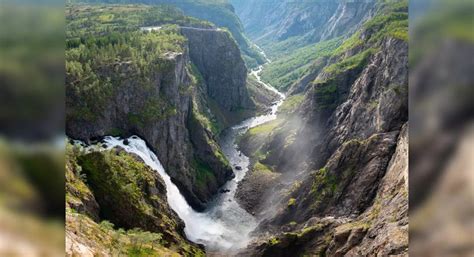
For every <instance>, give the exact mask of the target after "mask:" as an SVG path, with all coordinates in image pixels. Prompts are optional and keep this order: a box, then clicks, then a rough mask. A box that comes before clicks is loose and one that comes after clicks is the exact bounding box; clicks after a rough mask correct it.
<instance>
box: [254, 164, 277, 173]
mask: <svg viewBox="0 0 474 257" xmlns="http://www.w3.org/2000/svg"><path fill="white" fill-rule="evenodd" d="M252 171H253V172H257V173H267V174H269V173H273V170H272V169H271V168H270V167H268V166H267V165H265V164H262V163H261V162H256V163H255V165H254V166H253V169H252Z"/></svg>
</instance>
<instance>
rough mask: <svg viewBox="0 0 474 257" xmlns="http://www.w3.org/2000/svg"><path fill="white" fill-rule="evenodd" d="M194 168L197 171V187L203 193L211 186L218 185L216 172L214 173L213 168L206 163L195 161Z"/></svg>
mask: <svg viewBox="0 0 474 257" xmlns="http://www.w3.org/2000/svg"><path fill="white" fill-rule="evenodd" d="M193 166H194V168H195V169H196V176H195V181H194V183H195V185H196V187H197V188H199V189H200V190H201V191H206V190H205V189H206V188H207V187H208V185H210V184H214V185H215V184H217V179H216V176H215V175H214V172H212V169H211V167H209V165H207V164H206V163H204V162H202V161H201V160H199V159H195V161H194V163H193Z"/></svg>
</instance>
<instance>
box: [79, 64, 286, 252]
mask: <svg viewBox="0 0 474 257" xmlns="http://www.w3.org/2000/svg"><path fill="white" fill-rule="evenodd" d="M257 71H258V72H256V71H253V72H255V73H254V74H255V75H256V76H257V79H258V80H259V81H260V82H261V80H260V77H259V72H260V71H261V67H259V69H257ZM261 83H262V84H263V85H265V86H266V87H269V88H270V89H271V90H274V91H276V92H278V91H277V90H276V89H274V88H273V87H271V86H269V85H267V84H265V83H263V82H261ZM278 94H279V95H280V96H281V99H280V100H279V101H278V102H276V103H274V104H273V105H272V109H271V112H270V113H269V114H266V115H261V116H257V117H253V118H250V119H247V120H245V121H243V122H241V123H240V124H238V125H236V126H234V127H232V128H230V129H228V130H227V131H225V132H224V133H223V135H222V136H221V140H220V146H221V148H222V151H223V152H224V154H225V155H226V157H227V158H228V160H229V162H230V163H231V164H232V165H233V167H234V168H233V170H234V173H235V175H236V176H235V178H234V179H232V180H231V181H228V182H227V183H226V184H225V185H224V186H223V189H226V190H228V193H222V194H219V195H218V196H217V197H216V199H214V201H213V202H212V203H211V204H210V207H209V208H208V209H207V210H206V211H205V212H202V213H200V212H196V211H195V210H194V209H192V208H191V206H189V204H188V203H187V202H186V200H185V198H184V197H183V195H181V193H180V192H179V190H178V188H177V186H176V185H175V184H174V183H173V182H172V181H171V178H170V176H169V175H168V174H167V173H166V172H165V169H164V168H163V166H162V165H161V163H160V161H159V160H158V158H157V156H156V155H155V153H153V152H152V151H151V150H150V149H149V148H148V147H147V145H146V143H145V141H144V140H142V139H140V138H139V137H137V136H132V137H130V138H128V139H127V141H128V142H127V144H125V143H124V140H123V139H120V138H116V137H105V138H104V142H105V145H106V148H105V149H112V148H114V147H121V148H123V149H125V151H127V152H129V153H133V154H136V155H137V156H139V157H140V158H141V159H142V160H143V161H144V162H145V164H147V165H148V166H150V167H151V168H152V169H153V170H155V171H157V172H158V173H159V175H160V176H161V177H162V178H163V180H164V182H165V184H166V189H167V200H168V203H169V205H170V207H171V208H172V209H173V210H174V211H175V212H176V213H177V214H178V216H179V217H180V218H181V219H182V220H183V221H184V223H185V229H184V231H185V233H186V236H187V238H188V239H189V240H191V241H193V242H195V243H200V244H203V245H205V246H206V249H207V250H210V251H219V252H226V253H231V252H232V251H234V250H238V249H240V248H243V247H245V246H246V245H247V243H248V242H249V240H250V239H251V238H250V232H252V231H253V230H254V229H255V228H256V226H257V222H256V220H255V218H254V217H253V216H252V215H250V214H249V213H247V212H246V211H245V210H244V209H242V208H241V207H240V206H239V204H238V203H237V202H236V201H235V192H236V190H237V186H238V183H239V182H240V181H241V180H242V179H243V178H244V176H245V173H246V172H247V171H248V166H249V159H248V157H247V156H245V155H244V154H243V153H241V152H240V151H239V150H238V147H237V145H236V144H235V139H236V138H237V136H238V135H240V134H242V133H245V132H246V131H247V130H248V129H249V128H252V127H255V126H258V125H261V124H263V123H266V122H268V121H271V120H274V119H275V118H276V114H277V110H278V107H279V106H280V105H281V104H282V103H283V100H284V95H283V94H281V93H280V92H278ZM103 149H104V148H101V147H99V146H89V147H87V148H86V150H87V151H100V150H103ZM237 166H240V168H239V169H237V168H235V167H237Z"/></svg>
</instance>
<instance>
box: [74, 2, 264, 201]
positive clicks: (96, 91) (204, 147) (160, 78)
mask: <svg viewBox="0 0 474 257" xmlns="http://www.w3.org/2000/svg"><path fill="white" fill-rule="evenodd" d="M108 11H110V10H108ZM76 13H77V12H76ZM99 14H100V11H99ZM183 20H185V19H183ZM195 23H196V22H195ZM99 24H100V23H99ZM112 24H113V23H112ZM100 26H103V25H100ZM163 26H164V27H163V28H161V29H159V31H155V32H152V33H145V32H140V31H133V32H124V35H123V36H122V37H123V39H122V40H124V41H127V40H129V41H130V42H129V44H128V45H124V46H123V45H122V46H121V47H125V48H127V49H121V50H119V52H114V51H116V50H115V49H117V48H113V47H110V46H108V45H107V44H106V43H102V42H103V41H105V42H107V41H106V40H115V39H114V38H113V37H114V36H115V37H117V35H113V36H110V35H109V36H106V37H105V38H103V39H101V40H102V41H100V42H99V40H97V42H96V43H94V44H95V45H87V46H86V45H84V44H82V45H81V43H79V44H78V45H77V46H76V45H75V47H74V48H71V49H69V50H68V62H67V69H68V75H67V78H66V96H67V97H66V102H67V103H66V106H67V116H66V117H67V122H66V133H67V135H68V136H69V137H72V138H74V139H80V140H84V141H91V140H94V139H99V138H100V137H103V136H106V135H119V136H130V135H133V134H136V135H138V136H140V137H141V138H143V139H145V140H146V142H147V143H148V144H149V145H150V147H151V148H152V149H153V150H154V151H155V152H156V154H157V156H158V157H159V159H160V161H161V163H162V164H163V165H164V167H165V168H166V171H167V172H168V174H169V175H170V176H171V177H172V179H173V181H174V182H175V183H176V184H177V185H178V187H179V189H180V190H181V192H182V193H183V195H184V196H185V197H186V199H187V200H188V202H189V203H190V204H191V205H192V206H193V207H194V208H196V209H198V210H202V209H204V208H205V206H206V204H207V202H208V201H209V200H210V199H211V198H212V197H213V195H214V194H215V193H217V191H218V188H219V187H220V186H222V185H223V184H224V183H225V182H226V181H227V180H228V179H230V178H232V177H233V173H232V169H231V167H230V166H229V163H228V162H227V160H226V159H225V157H224V156H223V154H222V153H221V151H220V148H219V146H218V144H217V142H216V135H217V133H218V132H219V131H220V130H221V129H223V128H225V126H226V125H228V124H223V122H220V121H219V120H218V119H217V118H216V117H215V116H216V115H215V113H216V112H220V111H225V112H226V113H228V116H236V117H237V118H236V119H238V118H242V117H241V115H240V112H242V110H247V111H248V112H254V111H255V105H254V104H253V101H252V100H251V99H250V97H249V94H248V92H247V88H246V79H247V74H246V67H245V64H244V61H243V60H242V58H241V56H240V52H239V49H238V47H237V45H236V43H235V41H234V40H233V39H232V37H231V36H230V35H229V34H228V33H227V32H225V31H223V30H219V29H215V28H212V27H211V28H209V27H210V26H202V27H204V28H207V29H203V28H202V27H199V26H198V28H190V27H187V26H184V25H182V26H181V29H179V28H176V27H174V26H168V25H163ZM91 30H92V29H91ZM127 33H128V34H127ZM183 35H184V36H183ZM185 36H186V37H187V38H186V37H185ZM83 37H84V38H86V36H83ZM119 37H120V36H119ZM111 42H112V43H111V45H113V44H114V43H113V42H114V41H111ZM137 42H138V43H137ZM150 42H155V43H153V44H151V45H150ZM87 44H90V43H87ZM104 44H105V45H104ZM160 47H161V48H160ZM162 48H165V49H162ZM78 51H85V52H93V51H97V52H98V53H94V54H91V56H90V57H84V56H86V54H83V55H76V52H78ZM130 52H135V54H134V55H130V54H129V53H130ZM83 57H84V58H85V59H84V58H83ZM84 74H85V75H84ZM213 103H216V104H213ZM236 113H239V115H237V114H236Z"/></svg>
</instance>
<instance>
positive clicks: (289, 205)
mask: <svg viewBox="0 0 474 257" xmlns="http://www.w3.org/2000/svg"><path fill="white" fill-rule="evenodd" d="M295 205H296V199H295V198H290V199H289V200H288V204H287V206H288V207H293V206H295Z"/></svg>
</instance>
